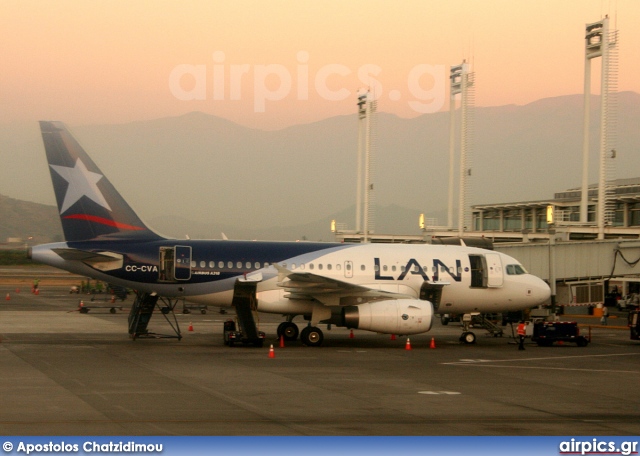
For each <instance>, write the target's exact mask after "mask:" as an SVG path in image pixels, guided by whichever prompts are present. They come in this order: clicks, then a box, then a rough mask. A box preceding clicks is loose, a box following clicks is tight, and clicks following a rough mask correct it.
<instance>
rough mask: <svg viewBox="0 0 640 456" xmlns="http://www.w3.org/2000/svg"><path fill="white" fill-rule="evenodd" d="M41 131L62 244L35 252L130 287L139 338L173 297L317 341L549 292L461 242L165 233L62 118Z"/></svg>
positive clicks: (505, 262) (407, 328)
mask: <svg viewBox="0 0 640 456" xmlns="http://www.w3.org/2000/svg"><path fill="white" fill-rule="evenodd" d="M40 129H41V133H42V139H43V142H44V147H45V151H46V156H47V161H48V164H49V170H50V174H51V179H52V183H53V187H54V192H55V196H56V200H57V205H58V210H59V212H60V220H61V224H62V228H63V232H64V237H65V241H64V242H57V243H52V244H43V245H37V246H34V247H32V248H31V249H30V252H29V255H30V257H31V258H32V259H33V260H35V261H38V262H41V263H45V264H48V265H51V266H55V267H57V268H60V269H64V270H67V271H70V272H72V273H75V274H79V275H82V276H87V277H91V278H94V279H97V280H102V281H104V282H107V283H110V284H114V285H117V286H121V287H126V288H129V289H133V290H135V292H136V298H135V302H134V303H133V305H132V309H131V313H130V315H129V334H130V336H131V337H132V338H134V339H135V338H136V337H142V336H145V335H147V334H148V329H147V325H148V322H149V319H150V318H151V315H152V313H153V311H154V309H155V308H158V309H160V310H161V313H162V314H163V315H165V318H166V314H168V313H170V312H173V310H174V308H175V306H176V304H177V303H178V301H182V302H183V303H184V302H188V303H193V304H194V305H206V306H218V307H220V308H221V309H224V308H226V307H235V308H236V314H237V317H238V319H239V320H241V321H240V325H241V327H242V326H244V327H245V329H246V330H247V331H248V332H249V333H251V337H252V338H253V339H252V340H255V341H256V345H260V344H261V341H260V340H258V339H256V338H255V337H256V329H255V323H254V322H253V319H252V314H253V312H254V311H257V312H265V313H272V314H280V315H282V316H284V317H285V321H283V322H282V323H281V324H280V325H279V326H278V329H277V335H278V338H280V337H281V336H282V337H283V338H284V339H285V340H288V341H291V340H297V339H298V336H300V340H301V341H302V343H303V344H305V345H308V346H319V345H321V344H322V342H323V339H324V334H323V332H322V330H320V329H319V328H318V325H320V324H328V325H329V324H332V325H335V326H340V327H346V328H351V329H362V330H369V331H373V332H377V333H385V334H395V335H407V336H408V335H413V334H420V333H425V332H427V331H429V330H430V329H431V326H432V321H433V319H434V316H435V315H437V314H445V313H446V314H472V313H494V312H496V313H497V312H507V311H519V310H524V309H528V308H533V307H536V306H538V305H541V304H543V303H545V302H547V301H548V299H549V297H550V288H549V286H548V285H547V284H546V283H545V282H544V281H543V280H541V279H540V278H538V277H535V276H533V275H531V274H529V273H528V272H527V271H526V269H525V268H524V267H523V266H522V264H521V263H520V262H518V261H517V260H516V259H514V258H512V257H510V256H508V255H505V254H503V253H500V252H496V251H493V250H486V249H481V248H475V247H468V246H465V245H435V244H372V243H364V244H357V243H353V244H351V243H326V242H306V241H304V242H274V241H237V240H229V239H224V240H191V239H185V240H178V239H169V238H166V237H163V236H161V235H159V234H157V233H156V232H154V231H153V230H151V229H150V228H149V227H147V225H145V224H144V223H143V221H142V220H141V219H140V218H139V217H138V215H137V214H136V213H135V212H134V211H133V209H132V208H131V207H130V206H129V205H128V204H127V202H126V201H125V200H124V198H123V197H122V196H121V195H120V194H119V193H118V192H117V191H116V189H115V188H114V187H113V185H112V184H111V182H110V181H109V180H108V179H107V177H106V176H104V174H103V173H102V172H101V171H100V169H99V168H98V166H97V165H96V164H95V163H94V162H93V160H92V159H91V158H90V157H89V155H88V154H87V153H86V152H85V151H84V149H83V148H82V147H81V146H80V144H79V143H78V142H77V141H76V140H75V139H74V137H73V136H72V135H71V133H70V132H69V130H68V128H67V127H66V126H65V125H64V124H63V123H62V122H50V121H41V122H40ZM161 303H164V304H162V305H161ZM297 316H302V317H303V318H304V320H306V322H307V324H306V326H304V328H303V329H302V331H300V330H299V328H298V326H297V324H295V323H293V319H294V317H297ZM174 317H175V315H174ZM176 325H177V321H176ZM463 331H464V332H463V334H462V336H461V341H463V342H465V343H474V342H475V340H476V336H475V334H474V333H473V332H471V331H469V330H468V327H464V328H463ZM178 335H179V330H178Z"/></svg>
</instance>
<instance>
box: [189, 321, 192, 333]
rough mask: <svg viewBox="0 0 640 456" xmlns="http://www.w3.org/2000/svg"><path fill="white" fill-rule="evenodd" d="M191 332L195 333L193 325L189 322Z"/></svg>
mask: <svg viewBox="0 0 640 456" xmlns="http://www.w3.org/2000/svg"><path fill="white" fill-rule="evenodd" d="M189 331H193V323H192V322H189Z"/></svg>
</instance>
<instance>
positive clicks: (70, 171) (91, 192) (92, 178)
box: [49, 158, 111, 214]
mask: <svg viewBox="0 0 640 456" xmlns="http://www.w3.org/2000/svg"><path fill="white" fill-rule="evenodd" d="M49 166H51V168H53V170H54V171H55V172H56V173H58V174H60V176H62V178H63V179H65V180H66V181H67V182H68V183H69V187H67V194H66V195H65V196H64V202H63V203H62V207H61V208H60V213H61V214H62V213H64V212H65V211H66V210H67V209H69V208H70V207H71V206H73V204H74V203H75V202H76V201H78V200H79V199H80V198H82V197H83V196H86V197H87V198H89V199H91V200H92V201H95V202H96V203H98V204H99V205H100V206H102V207H104V208H106V209H108V210H111V208H110V207H109V204H108V203H107V200H105V199H104V196H102V192H100V190H99V189H98V187H97V185H96V184H97V183H98V181H99V180H100V179H102V177H103V176H102V174H98V173H94V172H91V171H89V170H88V169H87V167H86V166H84V163H82V162H81V161H80V159H79V158H78V159H77V160H76V166H74V167H73V168H69V167H67V166H58V165H49Z"/></svg>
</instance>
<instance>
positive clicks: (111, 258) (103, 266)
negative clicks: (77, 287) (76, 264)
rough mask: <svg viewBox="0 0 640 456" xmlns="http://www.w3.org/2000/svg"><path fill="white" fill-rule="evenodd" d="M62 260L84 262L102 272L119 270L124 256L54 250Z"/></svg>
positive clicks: (77, 250) (73, 250)
mask: <svg viewBox="0 0 640 456" xmlns="http://www.w3.org/2000/svg"><path fill="white" fill-rule="evenodd" d="M52 250H53V251H54V252H55V253H56V254H57V255H58V256H59V257H60V258H62V259H64V260H67V261H82V262H83V263H86V264H88V265H89V266H93V267H94V268H96V269H99V270H101V271H110V270H113V269H119V268H121V267H122V264H123V256H122V255H121V254H119V253H113V252H90V251H87V250H80V249H52Z"/></svg>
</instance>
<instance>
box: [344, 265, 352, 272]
mask: <svg viewBox="0 0 640 456" xmlns="http://www.w3.org/2000/svg"><path fill="white" fill-rule="evenodd" d="M344 267H345V268H346V270H347V271H351V263H347V264H345V265H344Z"/></svg>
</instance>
